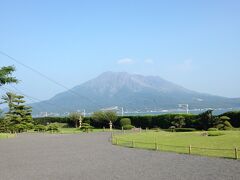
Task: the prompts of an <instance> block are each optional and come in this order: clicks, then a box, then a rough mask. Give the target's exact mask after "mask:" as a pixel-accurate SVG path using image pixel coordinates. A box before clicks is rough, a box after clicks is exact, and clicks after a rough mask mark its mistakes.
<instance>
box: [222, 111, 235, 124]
mask: <svg viewBox="0 0 240 180" xmlns="http://www.w3.org/2000/svg"><path fill="white" fill-rule="evenodd" d="M222 116H227V117H229V118H230V119H229V120H228V121H229V122H230V123H231V125H232V126H234V127H240V111H230V112H226V113H224V114H222V115H220V116H219V117H222Z"/></svg>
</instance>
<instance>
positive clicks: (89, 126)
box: [79, 123, 93, 132]
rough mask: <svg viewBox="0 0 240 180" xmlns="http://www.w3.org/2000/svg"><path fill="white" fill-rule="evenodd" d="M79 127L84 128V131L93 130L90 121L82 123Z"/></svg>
mask: <svg viewBox="0 0 240 180" xmlns="http://www.w3.org/2000/svg"><path fill="white" fill-rule="evenodd" d="M79 129H80V130H82V131H83V132H89V131H92V129H93V127H92V126H91V125H90V124H88V123H82V127H81V128H79Z"/></svg>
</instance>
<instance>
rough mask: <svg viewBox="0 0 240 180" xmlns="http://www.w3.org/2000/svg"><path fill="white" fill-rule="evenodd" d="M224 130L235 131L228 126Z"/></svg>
mask: <svg viewBox="0 0 240 180" xmlns="http://www.w3.org/2000/svg"><path fill="white" fill-rule="evenodd" d="M223 130H225V131H231V130H233V128H232V127H227V126H225V127H224V128H223Z"/></svg>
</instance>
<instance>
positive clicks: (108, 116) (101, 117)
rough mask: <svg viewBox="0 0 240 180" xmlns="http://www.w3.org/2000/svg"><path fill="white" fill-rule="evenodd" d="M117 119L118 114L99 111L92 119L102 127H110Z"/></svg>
mask: <svg viewBox="0 0 240 180" xmlns="http://www.w3.org/2000/svg"><path fill="white" fill-rule="evenodd" d="M117 118H118V117H117V113H116V112H113V111H106V112H105V111H98V112H94V113H93V115H92V119H93V120H94V121H95V122H96V123H97V124H101V125H102V127H105V126H108V124H109V122H112V123H114V122H115V121H116V120H117Z"/></svg>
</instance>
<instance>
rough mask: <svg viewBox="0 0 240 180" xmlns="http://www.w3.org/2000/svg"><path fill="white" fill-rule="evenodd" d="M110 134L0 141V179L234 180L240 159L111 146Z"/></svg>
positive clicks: (239, 175)
mask: <svg viewBox="0 0 240 180" xmlns="http://www.w3.org/2000/svg"><path fill="white" fill-rule="evenodd" d="M109 138H110V134H109V133H89V134H75V135H51V134H23V135H19V136H18V137H17V138H13V139H4V140H0V180H75V179H76V180H79V179H81V180H112V179H116V180H117V179H121V180H122V179H123V180H153V179H156V180H162V179H164V180H198V179H199V180H200V179H201V180H204V179H206V180H208V179H209V180H239V179H240V161H236V160H230V159H220V158H207V157H199V156H189V155H180V154H175V153H165V152H155V151H147V150H139V149H131V148H124V147H118V146H113V145H111V143H109V141H108V140H109Z"/></svg>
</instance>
